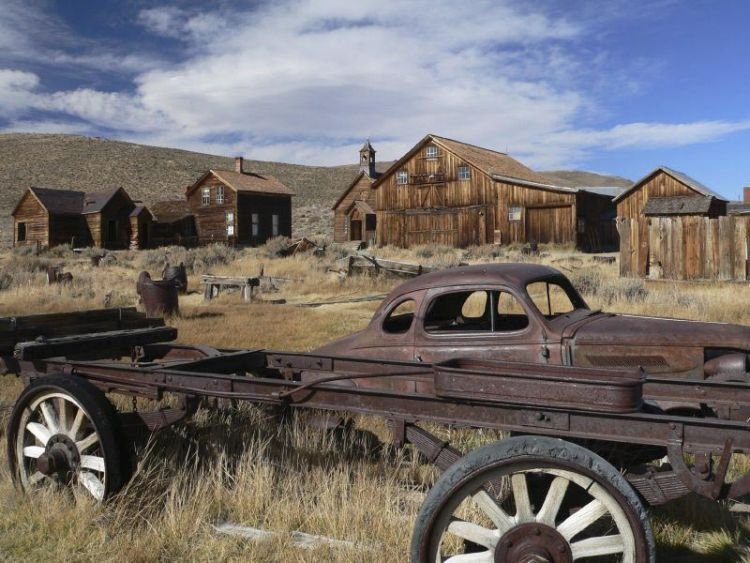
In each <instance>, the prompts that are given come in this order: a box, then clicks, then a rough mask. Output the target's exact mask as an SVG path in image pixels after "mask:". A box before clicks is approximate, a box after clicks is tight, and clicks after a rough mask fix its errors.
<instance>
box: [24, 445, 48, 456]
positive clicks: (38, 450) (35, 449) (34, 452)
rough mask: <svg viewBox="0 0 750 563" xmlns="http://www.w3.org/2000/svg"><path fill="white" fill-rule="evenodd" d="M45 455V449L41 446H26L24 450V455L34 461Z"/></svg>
mask: <svg viewBox="0 0 750 563" xmlns="http://www.w3.org/2000/svg"><path fill="white" fill-rule="evenodd" d="M43 453H44V448H42V447H41V446H26V447H25V448H24V449H23V455H24V456H26V457H30V458H33V459H37V458H38V457H39V456H40V455H42V454H43Z"/></svg>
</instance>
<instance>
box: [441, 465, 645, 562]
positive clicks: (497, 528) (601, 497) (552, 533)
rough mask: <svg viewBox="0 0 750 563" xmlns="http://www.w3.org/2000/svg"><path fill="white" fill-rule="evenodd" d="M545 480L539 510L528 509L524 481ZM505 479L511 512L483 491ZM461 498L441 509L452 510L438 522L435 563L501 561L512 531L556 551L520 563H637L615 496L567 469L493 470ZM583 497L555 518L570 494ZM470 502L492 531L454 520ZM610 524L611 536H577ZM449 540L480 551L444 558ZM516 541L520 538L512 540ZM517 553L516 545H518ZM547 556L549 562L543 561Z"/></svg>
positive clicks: (632, 536) (463, 490)
mask: <svg viewBox="0 0 750 563" xmlns="http://www.w3.org/2000/svg"><path fill="white" fill-rule="evenodd" d="M531 475H533V476H545V475H546V476H549V477H550V485H549V488H548V489H547V491H546V492H544V493H543V499H544V500H543V501H542V502H541V503H538V506H532V504H531V502H530V499H529V493H528V480H527V477H528V476H531ZM503 477H510V483H509V497H508V498H512V499H513V505H514V506H515V511H513V513H511V511H509V510H506V509H505V508H503V506H500V504H506V503H505V502H502V501H501V502H500V503H498V502H496V501H495V500H494V499H493V498H492V496H491V495H490V494H488V493H487V492H486V490H484V489H483V486H484V484H485V483H489V482H490V481H494V482H497V481H498V480H499V479H501V478H503ZM457 493H458V495H457V496H460V495H462V494H463V493H466V494H463V496H462V497H460V498H458V499H456V498H454V499H453V500H452V501H449V502H448V505H447V506H446V507H444V508H446V509H448V510H450V514H448V515H446V516H443V517H442V518H441V523H442V524H443V525H442V526H439V527H440V528H441V532H440V534H441V535H440V538H439V541H438V544H437V551H436V559H435V561H436V563H480V562H487V563H491V562H494V561H498V560H501V559H502V557H501V555H500V553H501V552H504V553H507V552H508V550H509V549H511V547H510V546H508V545H507V544H508V543H512V542H510V539H511V537H513V533H512V532H514V531H516V532H523V534H522V535H524V536H525V535H526V533H527V531H528V532H531V534H532V535H533V534H536V535H537V536H538V537H539V538H543V539H540V540H539V543H540V544H541V543H543V540H548V542H547V543H548V544H549V545H550V546H551V547H554V548H555V549H554V550H552V549H548V550H545V549H543V548H540V549H539V551H541V552H542V553H543V554H544V555H543V556H540V558H538V559H534V557H533V556H532V555H529V558H528V559H520V560H521V561H529V562H531V561H549V562H550V563H555V562H557V561H583V562H584V563H585V562H586V561H587V560H590V558H592V557H602V556H606V557H609V558H610V559H612V558H615V560H617V561H622V562H624V563H635V561H636V551H637V545H636V539H635V534H634V531H633V526H632V523H631V521H630V519H629V518H628V515H627V514H626V512H625V510H624V509H623V508H622V506H621V503H620V502H619V501H618V500H617V499H616V498H615V497H614V496H613V494H612V493H611V492H610V491H608V490H607V489H606V488H605V487H603V486H602V485H601V484H600V483H598V482H597V481H596V480H595V479H593V478H591V477H589V476H587V475H585V474H582V473H579V472H576V471H574V470H570V469H562V468H560V467H539V466H536V467H533V468H528V469H515V470H513V469H512V468H510V467H504V468H503V467H501V468H495V469H494V470H490V471H487V472H483V473H482V475H480V476H478V477H476V478H474V479H472V480H471V481H470V482H469V483H468V484H466V485H464V486H462V487H461V489H460V491H457ZM571 493H575V494H581V493H583V494H584V495H585V496H587V497H588V498H589V499H590V500H589V501H588V502H586V503H585V504H584V505H583V507H582V508H581V509H580V510H578V511H577V512H573V513H572V514H570V515H569V516H567V517H563V516H560V515H559V511H560V509H561V507H562V505H563V503H564V501H565V498H566V496H567V495H568V494H571ZM467 499H471V500H470V501H469V502H470V503H472V504H473V505H474V506H475V507H476V508H477V509H478V510H479V512H480V513H481V514H483V516H484V518H485V520H487V519H489V520H490V521H491V522H492V527H486V526H483V525H480V524H477V523H476V522H471V521H468V520H464V519H461V518H457V517H455V516H454V515H453V512H454V511H455V510H456V509H457V508H458V506H459V505H460V504H461V503H462V502H465V501H466V500H467ZM605 521H608V522H611V526H612V527H613V528H614V529H615V533H608V534H604V535H601V536H593V537H585V538H581V537H580V535H581V534H584V535H585V532H586V531H587V530H589V529H591V528H592V527H594V525H595V524H602V523H603V522H605ZM451 537H453V538H454V541H455V539H459V540H464V541H469V542H472V543H473V544H475V545H476V546H478V549H479V550H480V551H477V552H470V553H457V554H454V555H450V554H449V555H444V554H443V548H444V547H445V544H446V543H448V542H446V541H445V540H446V539H450V538H451ZM516 537H518V534H516V536H515V537H514V538H513V539H515V538H516ZM560 538H562V539H563V540H564V542H565V548H566V549H565V550H563V549H562V547H561V546H560ZM528 545H529V547H530V550H529V553H531V552H533V551H534V540H533V539H532V540H530V543H529V544H528ZM516 549H518V546H516ZM545 557H548V558H546V559H545Z"/></svg>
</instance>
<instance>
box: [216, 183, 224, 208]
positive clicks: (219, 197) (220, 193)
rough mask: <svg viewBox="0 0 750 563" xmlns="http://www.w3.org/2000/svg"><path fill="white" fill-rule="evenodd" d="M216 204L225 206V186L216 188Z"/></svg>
mask: <svg viewBox="0 0 750 563" xmlns="http://www.w3.org/2000/svg"><path fill="white" fill-rule="evenodd" d="M216 203H217V204H218V205H224V186H216Z"/></svg>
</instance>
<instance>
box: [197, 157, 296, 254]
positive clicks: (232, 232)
mask: <svg viewBox="0 0 750 563" xmlns="http://www.w3.org/2000/svg"><path fill="white" fill-rule="evenodd" d="M293 195H294V192H293V191H292V190H290V189H289V188H288V187H286V186H285V185H284V184H282V183H281V182H280V181H279V180H277V179H276V178H274V177H273V176H268V175H261V174H255V173H252V172H245V171H244V170H243V159H242V157H237V158H236V159H235V169H234V170H208V171H206V172H205V173H204V174H203V175H201V177H200V178H198V180H196V181H195V183H194V184H192V185H191V186H188V188H187V189H186V193H185V196H186V199H187V202H188V207H189V209H190V212H191V213H192V214H193V215H194V217H195V226H196V229H197V233H198V240H199V243H200V244H210V243H212V242H219V243H225V244H241V245H258V244H263V243H264V242H266V241H267V240H268V239H269V238H272V237H277V236H287V237H289V236H291V235H292V196H293Z"/></svg>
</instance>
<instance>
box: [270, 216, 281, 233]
mask: <svg viewBox="0 0 750 563" xmlns="http://www.w3.org/2000/svg"><path fill="white" fill-rule="evenodd" d="M271 236H274V237H277V236H279V216H278V215H276V214H274V215H271Z"/></svg>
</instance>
